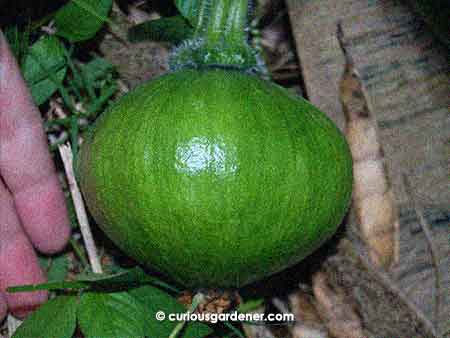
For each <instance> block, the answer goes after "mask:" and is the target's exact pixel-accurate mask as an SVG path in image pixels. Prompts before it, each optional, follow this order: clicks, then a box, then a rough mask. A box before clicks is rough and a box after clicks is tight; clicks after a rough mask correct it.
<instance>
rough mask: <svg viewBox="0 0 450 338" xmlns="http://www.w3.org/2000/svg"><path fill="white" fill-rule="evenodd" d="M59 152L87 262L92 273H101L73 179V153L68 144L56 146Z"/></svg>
mask: <svg viewBox="0 0 450 338" xmlns="http://www.w3.org/2000/svg"><path fill="white" fill-rule="evenodd" d="M58 149H59V153H60V154H61V158H62V160H63V163H64V169H65V172H66V177H67V182H68V183H69V189H70V194H71V195H72V200H73V204H74V206H75V213H76V215H77V219H78V223H79V224H80V230H81V234H82V236H83V240H84V244H85V246H86V251H87V253H88V258H89V262H90V264H91V268H92V271H93V272H94V273H102V272H103V269H102V266H101V264H100V259H99V257H98V254H97V248H96V246H95V242H94V238H93V236H92V232H91V228H90V226H89V220H88V217H87V213H86V208H85V207H84V203H83V198H82V196H81V192H80V189H79V188H78V184H77V182H76V180H75V175H74V172H73V154H72V149H71V147H70V145H69V144H67V145H64V144H63V145H60V146H58Z"/></svg>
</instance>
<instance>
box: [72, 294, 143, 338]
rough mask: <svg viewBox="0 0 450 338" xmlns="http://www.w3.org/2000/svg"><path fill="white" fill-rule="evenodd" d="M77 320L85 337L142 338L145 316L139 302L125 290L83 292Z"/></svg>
mask: <svg viewBox="0 0 450 338" xmlns="http://www.w3.org/2000/svg"><path fill="white" fill-rule="evenodd" d="M78 322H79V324H80V328H81V331H82V332H83V334H84V336H85V337H86V338H119V337H133V338H140V337H145V334H146V332H147V331H148V324H149V323H148V319H147V316H146V314H145V309H144V307H143V306H142V304H141V303H140V302H138V301H137V300H136V299H135V298H134V297H132V296H130V295H129V294H128V293H126V292H115V293H104V292H86V293H84V294H83V295H82V296H81V299H80V305H79V308H78Z"/></svg>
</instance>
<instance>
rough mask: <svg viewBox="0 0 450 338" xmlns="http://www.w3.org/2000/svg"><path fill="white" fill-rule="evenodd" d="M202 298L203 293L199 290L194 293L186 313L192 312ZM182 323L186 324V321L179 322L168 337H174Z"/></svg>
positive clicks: (180, 328) (179, 330) (203, 297)
mask: <svg viewBox="0 0 450 338" xmlns="http://www.w3.org/2000/svg"><path fill="white" fill-rule="evenodd" d="M204 300H205V295H204V294H203V293H201V292H198V293H196V294H195V296H194V298H192V304H191V306H190V308H189V310H188V313H189V314H191V313H193V312H194V311H195V310H196V309H197V307H198V306H199V305H200V304H201V303H202V302H203V301H204ZM184 325H186V321H182V322H179V323H178V324H177V325H176V326H175V327H174V329H173V330H172V332H171V333H170V336H169V338H176V337H177V336H178V334H179V333H180V332H181V330H182V329H183V327H184Z"/></svg>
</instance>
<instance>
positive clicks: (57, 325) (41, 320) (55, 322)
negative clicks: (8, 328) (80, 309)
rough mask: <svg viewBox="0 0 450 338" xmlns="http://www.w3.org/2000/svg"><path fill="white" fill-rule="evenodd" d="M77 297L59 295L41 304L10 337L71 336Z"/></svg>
mask: <svg viewBox="0 0 450 338" xmlns="http://www.w3.org/2000/svg"><path fill="white" fill-rule="evenodd" d="M77 306H78V299H77V297H76V296H59V297H57V298H54V299H52V300H50V301H48V302H47V303H45V304H43V305H41V307H39V309H38V310H36V311H35V312H33V313H32V314H31V315H30V316H29V317H28V318H27V319H26V320H25V321H24V322H23V323H22V325H20V326H19V328H18V329H17V331H16V332H15V333H14V335H13V337H12V338H40V337H42V338H44V337H45V338H71V337H72V335H73V333H74V332H75V328H76V322H77V318H76V313H77Z"/></svg>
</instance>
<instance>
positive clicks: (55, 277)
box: [38, 255, 69, 282]
mask: <svg viewBox="0 0 450 338" xmlns="http://www.w3.org/2000/svg"><path fill="white" fill-rule="evenodd" d="M38 258H39V264H40V265H41V268H42V269H43V270H44V271H46V272H47V279H48V281H49V282H52V281H62V280H64V279H66V276H67V272H68V271H69V259H68V257H67V255H59V256H51V257H47V256H42V255H39V257H38Z"/></svg>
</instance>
